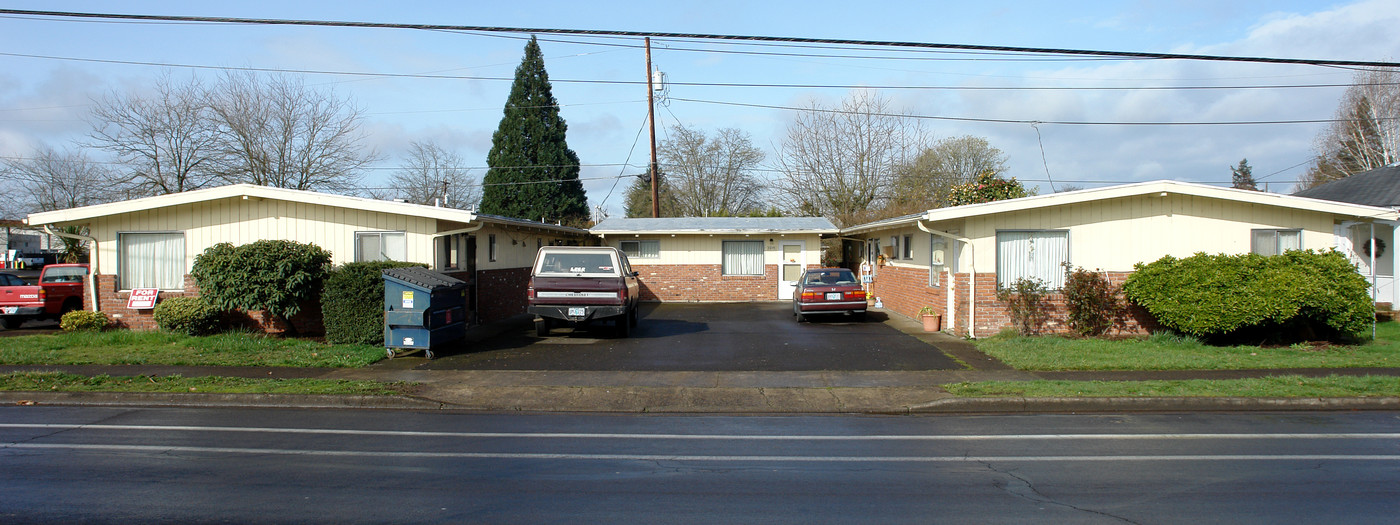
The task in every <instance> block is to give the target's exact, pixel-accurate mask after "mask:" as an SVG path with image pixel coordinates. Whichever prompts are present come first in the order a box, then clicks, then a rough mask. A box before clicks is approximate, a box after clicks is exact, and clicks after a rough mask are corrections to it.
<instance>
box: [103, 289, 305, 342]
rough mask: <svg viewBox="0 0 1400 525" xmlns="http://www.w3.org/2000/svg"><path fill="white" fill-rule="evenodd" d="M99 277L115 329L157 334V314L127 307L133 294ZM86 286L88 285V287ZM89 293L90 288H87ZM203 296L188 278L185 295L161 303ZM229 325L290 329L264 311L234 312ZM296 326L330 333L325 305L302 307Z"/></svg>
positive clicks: (163, 293) (163, 297)
mask: <svg viewBox="0 0 1400 525" xmlns="http://www.w3.org/2000/svg"><path fill="white" fill-rule="evenodd" d="M96 277H97V300H98V301H99V304H100V305H101V306H102V308H101V310H102V312H103V313H105V314H107V319H108V320H110V322H111V326H113V327H115V328H125V329H129V330H155V329H157V328H159V327H158V326H156V322H155V319H153V318H152V317H151V314H152V312H154V310H132V309H130V308H127V307H126V301H127V298H128V297H129V296H130V295H131V292H123V291H119V290H118V289H117V276H116V275H112V274H99V275H96ZM84 286H86V283H84ZM84 290H86V288H84ZM198 295H199V287H198V286H196V285H195V284H194V278H193V277H190V276H189V275H185V285H184V291H180V292H173V291H167V290H161V292H160V296H159V297H158V299H157V300H158V301H164V300H166V299H169V298H171V297H194V296H198ZM83 308H84V309H86V310H91V309H92V298H91V295H90V294H87V293H84V295H83ZM228 321H229V322H230V323H231V324H232V325H233V326H236V327H240V328H249V329H253V330H260V331H263V332H266V333H270V334H275V333H285V332H286V331H287V327H286V325H285V324H283V323H282V322H281V321H280V320H278V319H275V318H273V317H272V316H271V315H270V314H268V313H267V312H265V311H262V310H255V311H252V312H241V311H240V312H233V313H230V314H229V315H228ZM292 325H293V326H295V327H296V330H297V333H298V334H299V335H320V334H324V333H325V332H326V329H325V325H324V324H323V323H322V320H321V301H320V300H319V299H317V300H312V301H309V302H307V303H306V304H304V305H302V308H301V312H299V313H298V314H297V315H296V316H293V317H292Z"/></svg>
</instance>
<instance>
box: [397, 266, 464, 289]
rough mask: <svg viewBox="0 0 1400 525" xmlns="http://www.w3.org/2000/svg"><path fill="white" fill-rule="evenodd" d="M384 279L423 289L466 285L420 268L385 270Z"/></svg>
mask: <svg viewBox="0 0 1400 525" xmlns="http://www.w3.org/2000/svg"><path fill="white" fill-rule="evenodd" d="M384 277H387V278H391V279H395V280H397V281H400V282H403V283H404V284H411V285H415V286H419V287H422V288H425V289H429V290H432V289H435V288H448V287H453V286H458V285H463V284H466V283H465V282H463V281H462V280H460V279H455V278H452V277H448V276H446V275H443V274H440V273H438V272H435V271H432V270H429V269H427V268H424V267H422V266H409V267H407V268H385V269H384Z"/></svg>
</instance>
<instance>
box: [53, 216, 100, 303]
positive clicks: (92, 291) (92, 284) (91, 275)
mask: <svg viewBox="0 0 1400 525" xmlns="http://www.w3.org/2000/svg"><path fill="white" fill-rule="evenodd" d="M44 231H46V232H49V234H50V235H57V236H59V237H67V238H69V239H78V240H80V241H87V242H90V243H92V252H91V255H90V256H89V257H88V259H89V261H88V262H89V263H90V269H89V270H88V280H87V282H88V294H89V295H90V296H91V297H92V311H94V312H100V311H102V305H101V304H100V303H98V302H97V274H98V271H97V261H98V260H100V259H101V258H100V257H98V254H97V239H95V238H93V237H89V236H87V235H79V234H76V233H68V232H65V231H63V230H58V229H55V228H54V227H53V225H52V224H45V225H44Z"/></svg>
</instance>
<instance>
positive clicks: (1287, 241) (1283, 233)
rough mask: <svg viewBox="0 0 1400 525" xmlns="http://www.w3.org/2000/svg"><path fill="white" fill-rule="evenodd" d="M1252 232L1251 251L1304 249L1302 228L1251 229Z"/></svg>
mask: <svg viewBox="0 0 1400 525" xmlns="http://www.w3.org/2000/svg"><path fill="white" fill-rule="evenodd" d="M1250 234H1251V235H1250V239H1249V251H1251V252H1254V253H1257V254H1259V255H1278V254H1280V253H1283V252H1286V251H1288V250H1301V249H1303V231H1302V230H1251V231H1250Z"/></svg>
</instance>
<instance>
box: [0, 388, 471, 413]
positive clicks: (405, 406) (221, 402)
mask: <svg viewBox="0 0 1400 525" xmlns="http://www.w3.org/2000/svg"><path fill="white" fill-rule="evenodd" d="M0 405H47V406H96V407H101V406H114V407H121V406H137V407H191V408H237V407H248V408H252V407H259V408H273V407H282V408H375V409H394V410H436V409H440V408H443V407H444V403H441V402H438V401H432V400H427V399H416V398H411V397H405V396H357V395H302V394H211V393H197V392H196V393H188V394H186V393H165V392H0Z"/></svg>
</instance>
